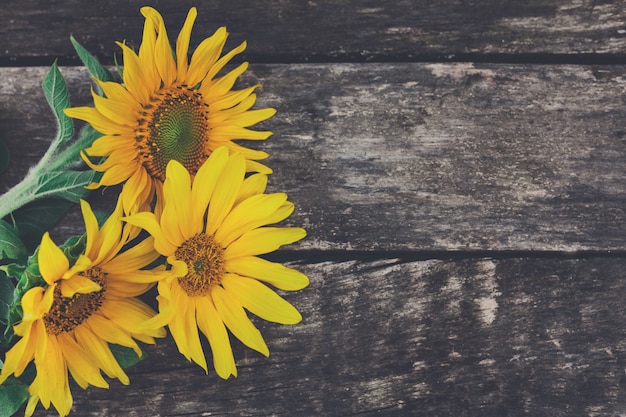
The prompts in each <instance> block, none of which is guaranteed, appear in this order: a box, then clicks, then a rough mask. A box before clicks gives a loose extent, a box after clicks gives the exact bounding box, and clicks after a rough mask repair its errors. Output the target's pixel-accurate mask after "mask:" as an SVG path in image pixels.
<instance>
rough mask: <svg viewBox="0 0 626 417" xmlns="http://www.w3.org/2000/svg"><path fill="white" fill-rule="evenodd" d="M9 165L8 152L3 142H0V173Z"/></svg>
mask: <svg viewBox="0 0 626 417" xmlns="http://www.w3.org/2000/svg"><path fill="white" fill-rule="evenodd" d="M8 165H9V150H8V149H7V146H6V145H5V144H4V142H2V141H0V172H2V171H4V170H5V169H6V167H7V166H8Z"/></svg>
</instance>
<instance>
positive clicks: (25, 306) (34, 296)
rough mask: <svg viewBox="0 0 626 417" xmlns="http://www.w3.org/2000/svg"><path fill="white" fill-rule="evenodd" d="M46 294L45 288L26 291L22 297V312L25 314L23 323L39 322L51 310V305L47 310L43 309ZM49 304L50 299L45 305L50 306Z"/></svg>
mask: <svg viewBox="0 0 626 417" xmlns="http://www.w3.org/2000/svg"><path fill="white" fill-rule="evenodd" d="M55 285H56V284H54V285H52V287H54V286H55ZM53 291H54V288H53ZM45 293H46V292H45V289H44V288H43V287H33V288H31V289H30V290H28V291H26V293H25V294H24V295H23V296H22V299H21V300H20V302H21V304H22V311H23V312H24V316H23V317H22V320H23V321H33V320H39V319H41V318H43V316H44V314H46V313H47V312H48V311H49V310H50V305H46V306H45V307H47V308H46V309H44V308H42V307H43V304H44V294H45ZM48 298H50V297H48ZM49 302H50V300H49V299H48V300H47V302H46V303H45V304H48V303H49Z"/></svg>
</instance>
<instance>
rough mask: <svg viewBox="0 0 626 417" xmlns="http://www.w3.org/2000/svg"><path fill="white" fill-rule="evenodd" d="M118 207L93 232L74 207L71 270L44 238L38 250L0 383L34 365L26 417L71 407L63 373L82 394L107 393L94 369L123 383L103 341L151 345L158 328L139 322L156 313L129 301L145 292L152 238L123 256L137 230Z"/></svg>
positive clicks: (88, 218) (91, 222)
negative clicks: (77, 245) (81, 228)
mask: <svg viewBox="0 0 626 417" xmlns="http://www.w3.org/2000/svg"><path fill="white" fill-rule="evenodd" d="M120 207H121V205H120V204H118V208H117V209H116V210H115V212H114V213H113V214H112V215H111V216H110V217H109V218H108V219H107V221H106V222H105V223H104V224H103V226H102V228H101V229H99V227H98V222H97V220H96V217H95V216H94V214H93V212H92V211H91V208H90V206H89V204H88V203H86V202H85V201H81V209H82V213H83V217H84V221H85V227H86V232H87V233H86V243H85V250H84V253H83V254H81V255H80V256H79V257H78V259H77V260H76V262H75V263H74V265H73V266H71V267H70V265H69V260H68V258H67V257H66V256H65V254H64V252H63V251H62V250H61V249H60V248H59V247H58V246H57V245H56V244H55V243H54V242H53V241H52V239H51V238H50V235H49V234H48V233H47V232H46V233H45V234H44V235H43V237H42V240H41V244H40V246H39V251H38V255H37V256H38V263H39V271H40V273H41V276H42V277H43V279H44V280H45V282H46V284H47V285H46V286H43V287H40V286H38V287H33V288H31V289H29V290H28V291H27V292H26V293H25V294H24V295H23V297H22V298H21V306H22V310H23V312H24V316H23V318H22V321H21V322H20V323H18V324H17V325H15V326H14V331H15V334H16V335H18V336H21V338H20V340H19V341H18V342H17V343H16V344H15V345H14V346H13V347H12V348H11V349H10V350H9V351H8V352H7V354H6V360H5V362H4V368H3V369H2V373H1V374H0V384H1V383H2V382H4V380H6V378H7V377H8V376H9V375H11V374H14V375H15V376H18V377H19V376H20V375H21V374H22V373H23V372H24V370H25V368H26V366H27V365H28V364H29V363H30V362H31V361H33V360H34V362H35V367H36V370H37V375H36V377H35V379H34V381H33V382H32V384H31V385H30V386H29V393H30V399H29V402H28V404H27V406H26V415H27V416H30V415H32V414H33V412H34V411H35V407H36V406H37V404H38V403H39V401H41V403H42V404H43V406H44V407H45V408H46V409H48V408H49V407H50V403H52V405H54V407H55V408H56V410H57V411H58V413H59V414H60V415H61V416H65V415H67V414H68V413H69V411H70V408H71V407H72V394H71V392H70V388H69V381H68V379H69V378H68V369H69V372H70V373H71V375H72V377H73V378H74V380H75V381H76V382H77V383H78V385H79V386H81V387H82V388H87V386H88V385H94V386H96V387H101V388H107V387H108V383H107V382H106V381H105V379H104V378H103V376H102V374H101V371H104V373H105V374H106V375H107V376H109V377H111V378H118V379H119V380H120V381H121V382H122V383H123V384H128V383H129V379H128V376H127V375H126V374H125V373H124V371H123V370H122V368H121V367H120V365H119V364H118V362H117V361H116V359H115V357H114V356H113V354H112V352H111V349H110V347H109V345H108V344H109V343H114V344H118V345H121V346H126V347H129V348H132V349H133V350H134V351H135V352H136V353H137V355H141V349H140V347H139V346H138V345H137V343H136V341H135V339H136V340H139V341H141V342H144V343H154V338H155V337H164V336H165V331H164V329H158V328H153V329H146V328H144V327H141V326H140V325H141V323H143V322H145V321H146V320H148V319H150V318H151V317H153V316H154V315H155V314H156V313H155V312H154V311H153V310H152V309H151V308H150V307H148V306H147V305H146V304H144V303H143V302H141V301H139V299H137V298H136V296H138V295H140V294H142V293H144V292H145V291H146V290H147V289H148V288H150V286H151V285H153V284H152V282H153V281H154V278H155V277H158V276H159V275H158V274H156V273H155V272H153V271H148V270H140V268H142V267H144V266H145V265H147V264H149V263H150V262H152V261H154V260H155V259H156V258H157V257H158V254H157V253H156V252H155V251H154V249H153V242H152V238H148V239H146V240H144V241H143V242H141V243H139V244H137V245H135V246H133V247H132V248H131V249H128V250H126V251H124V252H121V253H120V251H121V249H122V247H123V246H124V245H125V244H126V243H127V242H128V241H129V240H131V239H133V238H135V237H136V236H137V233H138V231H139V230H140V229H138V228H136V227H134V226H131V225H123V223H122V221H121V215H122V210H121V209H120Z"/></svg>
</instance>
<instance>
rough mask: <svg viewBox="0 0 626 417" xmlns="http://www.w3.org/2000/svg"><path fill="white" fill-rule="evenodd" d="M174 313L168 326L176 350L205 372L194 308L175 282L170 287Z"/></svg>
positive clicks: (191, 301) (204, 360) (204, 359)
mask: <svg viewBox="0 0 626 417" xmlns="http://www.w3.org/2000/svg"><path fill="white" fill-rule="evenodd" d="M171 290H172V298H173V303H174V306H175V308H176V313H175V314H174V316H173V317H172V320H171V321H170V322H169V324H168V327H169V329H170V332H171V333H172V337H173V338H174V341H175V342H176V346H178V351H179V352H180V353H181V354H182V355H183V356H184V357H185V358H186V359H187V360H193V361H194V362H195V363H197V364H198V365H200V366H201V367H202V369H204V370H205V372H207V366H206V358H205V357H204V353H203V352H202V346H201V345H200V338H199V336H198V328H197V327H196V308H195V305H194V303H193V300H191V299H190V298H189V297H188V296H187V295H186V294H185V293H184V291H183V290H182V289H181V288H180V286H179V285H178V284H177V283H174V284H173V285H172V287H171Z"/></svg>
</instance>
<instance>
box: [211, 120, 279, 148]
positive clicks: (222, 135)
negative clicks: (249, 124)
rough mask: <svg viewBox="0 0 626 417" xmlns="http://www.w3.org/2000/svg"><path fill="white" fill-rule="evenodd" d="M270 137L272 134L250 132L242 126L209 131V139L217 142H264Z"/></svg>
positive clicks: (220, 127) (228, 126)
mask: <svg viewBox="0 0 626 417" xmlns="http://www.w3.org/2000/svg"><path fill="white" fill-rule="evenodd" d="M270 136H272V132H269V131H257V130H250V129H246V128H245V127H242V126H234V125H222V126H215V128H214V129H213V130H211V139H213V140H218V141H228V140H232V139H247V140H265V139H267V138H269V137H270ZM257 152H258V151H257Z"/></svg>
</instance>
